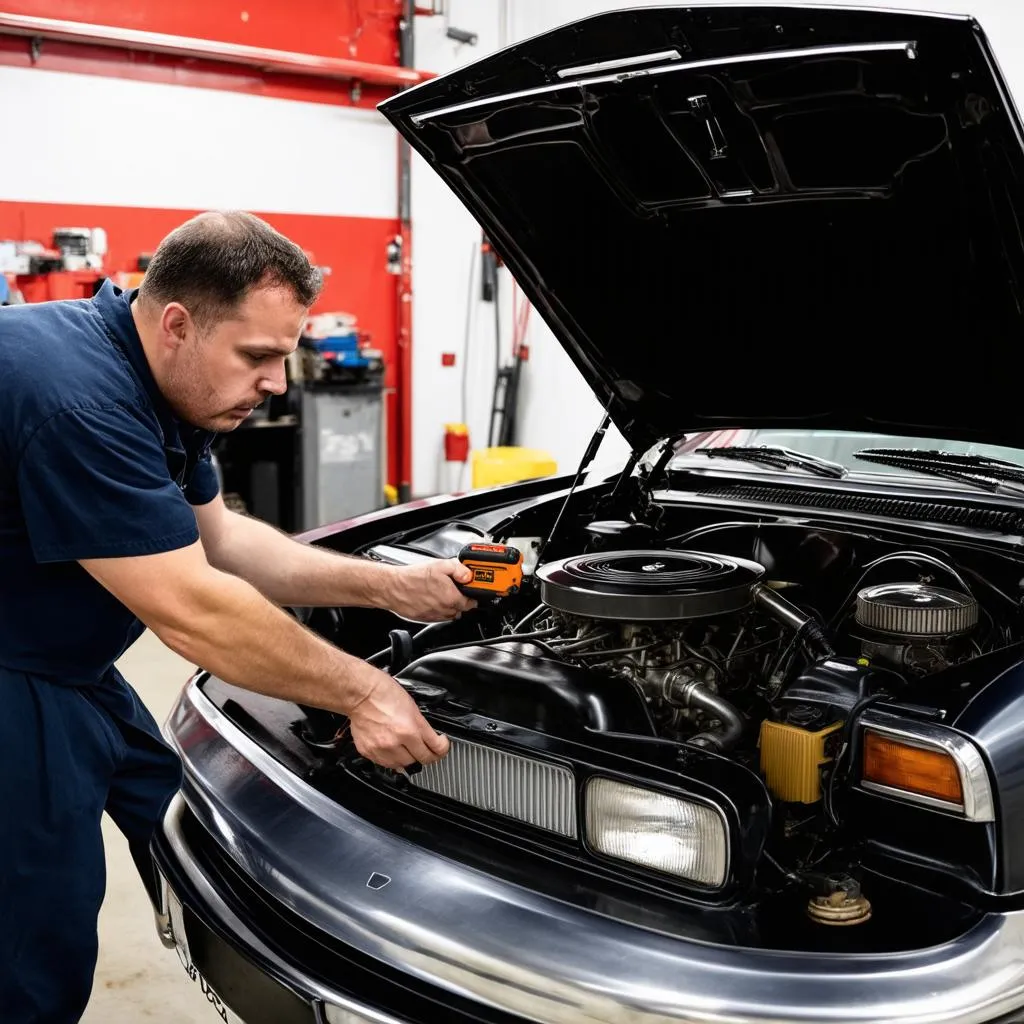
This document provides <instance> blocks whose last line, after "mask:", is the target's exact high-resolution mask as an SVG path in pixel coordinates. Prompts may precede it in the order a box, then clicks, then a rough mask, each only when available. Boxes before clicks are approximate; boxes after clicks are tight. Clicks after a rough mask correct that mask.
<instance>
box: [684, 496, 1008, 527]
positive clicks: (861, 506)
mask: <svg viewBox="0 0 1024 1024" xmlns="http://www.w3.org/2000/svg"><path fill="white" fill-rule="evenodd" d="M697 496H698V497H701V498H731V499H737V500H739V501H758V502H765V503H770V504H774V505H795V506H798V507H801V508H805V507H813V508H823V509H836V510H841V511H844V512H863V513H865V514H866V515H872V516H886V517H888V518H890V519H917V520H921V521H926V522H932V523H948V524H949V525H951V526H969V527H972V528H974V529H980V530H995V531H997V532H999V533H1011V534H1013V533H1024V515H1022V514H1021V513H1020V512H1009V511H1002V510H997V509H984V508H965V507H964V506H962V505H941V504H938V503H936V502H933V501H909V500H906V499H903V498H881V497H877V496H874V495H865V494H844V493H841V492H836V491H805V490H798V489H796V488H789V487H757V486H752V485H746V484H741V485H739V486H733V485H730V486H725V487H710V488H708V489H706V490H703V491H699V492H698V495H697Z"/></svg>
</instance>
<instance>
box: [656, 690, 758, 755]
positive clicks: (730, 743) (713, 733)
mask: <svg viewBox="0 0 1024 1024" xmlns="http://www.w3.org/2000/svg"><path fill="white" fill-rule="evenodd" d="M673 697H674V699H676V700H678V701H679V702H680V703H681V704H685V705H686V706H687V707H691V708H696V709H697V710H699V711H703V712H704V713H705V714H706V715H710V716H711V717H712V718H717V719H718V721H719V722H721V723H722V724H721V726H720V727H719V728H717V729H709V730H708V731H707V732H702V733H698V734H697V735H696V736H694V737H692V738H691V739H690V741H689V742H690V743H693V744H695V745H696V746H698V747H712V748H714V749H715V750H716V751H717V752H718V753H719V754H724V753H726V752H727V751H729V750H732V749H733V747H735V746H736V745H737V744H738V743H739V742H740V740H741V739H743V734H744V733H745V732H746V730H747V722H746V719H745V718H744V717H743V715H742V714H741V713H740V711H739V710H738V709H737V708H736V707H734V706H733V705H732V704H730V703H729V701H727V700H726V699H725V698H724V697H719V696H718V694H717V693H712V692H711V691H710V690H708V689H706V688H705V687H704V686H702V685H701V684H700V683H699V682H697V681H696V680H695V679H691V680H688V681H687V682H685V683H683V684H682V685H680V686H679V687H678V689H676V690H674V692H673Z"/></svg>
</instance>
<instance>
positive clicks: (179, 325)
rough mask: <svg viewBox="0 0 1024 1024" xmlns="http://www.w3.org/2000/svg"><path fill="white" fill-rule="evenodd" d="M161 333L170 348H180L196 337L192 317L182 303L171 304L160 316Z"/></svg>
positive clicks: (165, 307) (168, 304)
mask: <svg viewBox="0 0 1024 1024" xmlns="http://www.w3.org/2000/svg"><path fill="white" fill-rule="evenodd" d="M160 333H161V336H162V338H163V342H164V344H165V345H167V346H168V347H169V348H179V347H180V346H181V345H184V344H185V343H186V342H189V341H191V340H192V339H193V338H194V337H195V335H196V327H195V323H194V322H193V320H192V315H191V314H190V313H189V311H188V310H187V309H186V308H185V307H184V306H183V305H182V304H181V303H180V302H169V303H167V305H166V306H164V309H163V312H162V313H161V314H160Z"/></svg>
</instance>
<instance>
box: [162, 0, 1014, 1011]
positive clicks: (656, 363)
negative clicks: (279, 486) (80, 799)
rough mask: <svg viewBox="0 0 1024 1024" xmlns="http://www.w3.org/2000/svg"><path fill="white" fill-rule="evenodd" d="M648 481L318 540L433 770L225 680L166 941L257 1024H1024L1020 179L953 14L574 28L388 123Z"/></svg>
mask: <svg viewBox="0 0 1024 1024" xmlns="http://www.w3.org/2000/svg"><path fill="white" fill-rule="evenodd" d="M381 109H382V111H383V113H384V115H385V116H386V117H388V118H389V119H390V121H391V122H392V123H393V124H394V125H395V127H396V128H397V130H398V131H399V132H401V133H402V135H404V137H405V138H406V139H408V141H409V143H410V144H411V145H412V146H413V147H414V148H415V149H416V150H417V151H418V152H419V153H421V154H422V155H423V156H424V157H425V158H426V159H427V160H428V161H429V163H430V164H431V165H432V166H433V167H434V168H435V170H436V172H437V173H438V174H440V175H441V176H442V177H443V178H444V180H445V181H446V182H447V183H448V184H449V185H450V186H451V188H452V189H453V190H454V191H455V192H456V194H457V195H458V196H459V197H460V198H461V200H462V201H463V202H464V203H465V205H466V206H467V208H468V209H469V210H470V211H471V212H472V214H473V215H474V216H475V217H476V218H477V220H478V221H479V222H480V224H481V226H482V228H483V230H484V231H485V232H486V234H487V237H488V238H489V239H490V240H491V242H492V244H493V245H494V246H495V248H496V250H497V251H498V252H499V253H500V255H501V257H502V259H503V260H504V262H505V263H506V264H507V266H508V267H509V268H510V270H511V271H512V273H513V274H514V275H515V277H516V279H517V281H518V283H519V285H520V286H521V287H522V288H523V289H524V291H525V292H526V293H527V294H528V296H529V298H530V300H531V301H532V303H533V304H534V306H535V307H536V308H537V310H538V311H539V313H540V314H541V315H542V316H543V317H544V319H545V321H546V322H547V324H548V325H549V326H550V328H551V330H552V331H553V333H554V335H555V336H556V337H557V338H558V340H559V341H560V342H561V343H562V344H563V345H564V346H565V348H566V349H567V351H568V352H569V354H570V356H571V357H572V359H573V360H574V362H575V363H576V365H577V366H578V367H579V369H580V371H581V372H582V373H583V374H584V375H585V376H586V378H587V379H588V381H589V382H590V383H591V385H592V386H593V389H594V391H595V393H596V394H597V395H598V397H599V398H600V400H601V402H602V404H603V406H604V407H605V408H606V409H607V418H606V423H607V422H614V423H615V424H616V425H617V427H618V428H619V429H620V430H621V432H622V433H623V435H624V436H625V437H626V438H627V440H628V441H629V442H630V444H631V446H632V449H633V456H632V457H631V458H630V459H629V460H628V462H627V464H626V465H625V466H623V467H622V471H621V472H620V473H615V474H613V475H612V476H610V477H606V476H604V475H600V474H597V473H595V472H593V471H590V472H588V469H589V467H590V463H591V460H592V457H593V455H594V449H595V447H596V445H597V443H598V442H599V440H600V437H601V436H602V433H603V431H599V432H598V434H597V435H596V437H595V443H594V444H593V445H591V447H590V449H589V450H588V453H587V456H586V457H585V459H584V461H583V464H582V465H581V467H580V469H579V472H578V473H574V474H570V475H564V476H559V477H556V478H550V479H544V480H537V481H531V482H526V483H521V484H516V485H512V486H508V487H503V488H499V489H494V490H489V491H480V492H474V493H470V494H466V495H461V496H452V497H445V498H436V499H432V500H424V501H418V502H413V503H412V504H409V505H405V506H402V507H399V508H395V509H390V510H387V511H385V512H382V513H378V514H374V515H369V516H366V517H363V518H361V519H356V520H352V521H349V522H345V523H340V524H336V525H335V526H331V527H327V528H324V529H321V530H319V531H316V532H315V533H312V534H308V535H306V537H305V539H306V540H307V541H308V542H309V543H313V544H319V545H323V546H325V547H328V548H332V549H335V550H338V551H342V552H347V553H349V554H355V555H360V556H363V557H366V558H372V559H378V560H380V561H383V562H387V563H392V564H403V563H411V562H414V561H417V560H422V559H430V558H441V557H451V556H454V555H456V554H457V553H458V552H459V551H460V550H461V549H462V548H463V547H464V546H465V545H467V544H470V543H482V544H492V545H507V546H511V547H513V548H515V549H517V550H518V551H519V552H521V553H522V555H523V557H524V569H525V576H524V580H523V585H522V587H521V588H520V589H519V590H518V591H517V592H516V593H514V594H513V595H511V596H509V597H507V598H504V599H501V600H496V601H493V602H485V603H483V604H481V606H480V608H479V609H478V610H477V611H475V612H473V613H471V614H469V615H465V616H463V617H462V618H461V619H459V620H458V621H456V622H453V623H449V624H445V625H443V626H430V627H426V628H423V627H421V626H419V625H417V624H415V623H410V622H405V621H402V620H400V619H398V618H396V617H395V616H393V615H391V614H389V613H386V612H381V611H371V610H358V609H356V610H353V609H347V608H339V609H304V608H296V609H293V612H294V614H295V615H296V616H298V617H299V618H300V619H301V620H302V621H303V622H304V623H305V624H306V625H307V626H308V627H309V628H310V629H312V630H315V631H316V632H318V633H320V634H321V635H323V636H324V637H326V638H328V639H329V640H331V641H332V642H334V643H336V644H338V645H340V646H342V647H344V648H345V649H347V650H349V651H352V652H354V653H356V654H359V655H361V656H363V657H366V658H370V659H372V660H373V661H374V663H376V664H379V665H382V666H386V667H387V668H388V670H389V671H390V672H391V673H392V674H393V675H394V676H395V678H397V679H398V680H400V681H401V683H402V685H403V686H405V687H406V688H407V690H408V691H409V693H411V694H412V695H413V696H414V698H415V699H416V700H417V702H418V703H419V705H420V707H421V708H422V709H423V711H424V713H425V714H426V716H427V717H428V719H429V720H430V721H431V722H432V723H433V724H434V725H435V727H436V728H437V729H439V730H441V731H443V732H444V733H446V734H447V735H448V736H449V737H450V738H451V752H450V753H449V755H448V756H447V758H445V759H444V760H443V761H441V762H440V763H438V764H437V765H432V766H429V767H427V768H423V769H422V770H420V771H418V772H410V773H407V774H406V773H395V772H392V771H388V770H385V769H380V768H377V767H375V766H374V765H373V764H371V763H368V762H367V761H365V760H363V759H361V758H360V757H359V756H358V755H357V753H356V751H355V750H354V748H353V747H352V745H351V743H350V742H349V741H348V739H347V734H346V731H345V728H344V726H345V722H344V720H343V719H340V718H338V717H336V716H334V715H331V714H327V713H325V712H322V711H317V710H316V709H312V708H304V707H300V706H297V705H293V704H289V703H286V702H283V701H279V700H274V699H271V698H266V697H262V696H258V695H255V694H253V693H250V692H248V691H245V690H241V689H238V688H236V687H233V686H230V685H227V684H226V683H224V682H223V681H221V680H218V679H217V678H215V677H213V676H211V675H210V674H208V673H206V672H201V671H200V672H198V673H197V674H196V675H195V677H194V678H193V679H192V680H191V681H190V682H189V684H188V685H187V687H186V688H185V690H184V692H183V694H182V695H181V698H180V700H179V702H178V704H177V706H176V707H175V709H174V711H173V713H172V715H171V717H170V719H169V721H168V723H167V727H166V731H167V735H168V737H169V739H170V740H171V741H172V742H173V743H174V745H175V746H176V748H177V749H178V750H179V751H180V753H181V756H182V759H183V761H184V764H185V768H186V782H185V786H184V789H183V792H182V793H181V794H180V795H179V796H178V797H176V799H175V801H174V803H173V804H172V806H171V808H170V810H169V811H168V814H167V816H166V819H165V821H164V823H163V827H162V829H161V831H160V833H159V835H158V836H157V838H156V840H155V843H154V847H153V855H154V859H155V864H156V867H157V869H158V871H159V874H160V878H161V880H162V891H163V896H162V905H161V906H160V907H159V908H158V910H159V913H158V922H159V927H160V930H161V933H162V935H163V936H164V938H165V940H166V942H167V943H168V944H169V945H174V946H176V947H177V949H178V953H179V955H180V956H181V958H182V960H183V963H184V964H185V966H186V968H187V970H188V971H189V972H190V974H191V976H192V977H193V979H194V980H197V981H201V983H202V984H203V986H204V988H205V990H206V991H207V993H208V996H209V999H210V1001H211V1004H212V1005H213V1007H214V1009H215V1011H216V1012H217V1013H218V1014H219V1015H220V1016H221V1017H222V1018H223V1019H225V1020H228V1019H239V1018H240V1019H242V1020H245V1021H247V1022H249V1024H261V1022H273V1024H291V1022H296V1024H298V1022H305V1024H312V1022H320V1024H323V1022H330V1024H367V1022H373V1024H468V1022H471V1021H472V1022H481V1024H513V1022H525V1021H533V1022H542V1024H562V1022H572V1024H576V1022H588V1024H669V1022H684V1021H685V1022H694V1021H701V1022H705V1024H726V1022H729V1024H748V1022H755V1021H763V1022H769V1021H771V1022H776V1024H795V1022H815V1024H827V1022H836V1024H838V1022H843V1024H854V1022H857V1024H866V1022H869V1021H871V1022H881V1021H886V1022H911V1021H913V1022H925V1021H927V1022H929V1024H954V1022H955V1024H976V1022H982V1021H989V1022H995V1021H1001V1022H1004V1024H1009V1022H1011V1021H1024V647H1022V640H1024V427H1022V426H1021V412H1020V401H1019V393H1020V380H1021V373H1020V370H1021V359H1020V351H1021V340H1022V337H1024V307H1022V303H1024V228H1022V224H1024V148H1022V136H1021V124H1020V121H1019V119H1018V117H1017V115H1016V113H1015V111H1014V108H1013V106H1012V102H1011V100H1010V97H1009V95H1008V93H1007V90H1006V88H1005V85H1004V83H1003V80H1002V77H1001V76H1000V74H999V71H998V69H997V68H996V65H995V61H994V59H993V56H992V53H991V50H990V48H989V46H988V44H987V42H986V40H985V37H984V36H983V34H982V32H981V30H980V29H979V27H978V26H977V25H976V24H975V23H974V22H973V21H971V20H970V19H968V18H956V17H946V16H941V15H928V16H923V15H922V16H918V15H910V14H895V13H880V12H876V11H869V10H865V9H860V10H842V9H838V8H812V7H806V8H802V7H765V6H756V7H748V8H743V7H692V8H686V7H678V8H672V7H664V8H645V9H642V10H636V11H621V12H617V13H612V14H607V15H602V16H599V17H594V18H589V19H587V20H584V21H581V22H578V23H576V24H572V25H568V26H565V27H563V28H560V29H558V30H557V31H553V32H550V33H548V34H545V35H543V36H540V37H538V38H535V39H531V40H528V41H526V42H524V43H521V44H517V45H515V46H512V47H510V48H508V49H506V50H503V51H502V52H500V53H497V54H495V55H493V56H490V57H487V58H486V59H484V60H482V61H479V62H478V63H476V64H473V65H472V66H470V67H468V68H466V69H463V70H461V71H459V72H457V73H454V74H451V75H448V76H445V77H442V78H439V79H436V80H433V81H430V82H428V83H426V84H424V85H421V86H419V87H417V88H414V89H410V90H408V91H406V92H403V93H402V94H400V95H398V96H396V97H394V98H392V99H390V100H388V101H387V102H386V103H384V104H383V105H382V107H381Z"/></svg>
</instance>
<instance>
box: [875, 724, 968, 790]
mask: <svg viewBox="0 0 1024 1024" xmlns="http://www.w3.org/2000/svg"><path fill="white" fill-rule="evenodd" d="M864 780H865V781H866V782H874V783H875V784H877V785H879V786H892V787H893V788H894V789H903V790H906V791H907V792H908V793H917V794H918V795H919V796H926V797H931V798H932V799H935V800H944V801H946V803H950V804H956V805H957V806H960V807H962V806H963V802H964V791H963V787H962V786H961V784H960V772H959V771H958V770H957V765H956V762H955V761H954V760H953V758H952V757H950V755H949V754H947V753H946V752H945V751H943V750H929V749H927V748H924V747H917V746H913V745H912V744H909V743H901V742H900V741H899V740H894V739H890V738H889V737H887V736H883V735H881V734H880V733H877V732H873V731H872V730H870V729H868V730H866V731H865V733H864Z"/></svg>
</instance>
